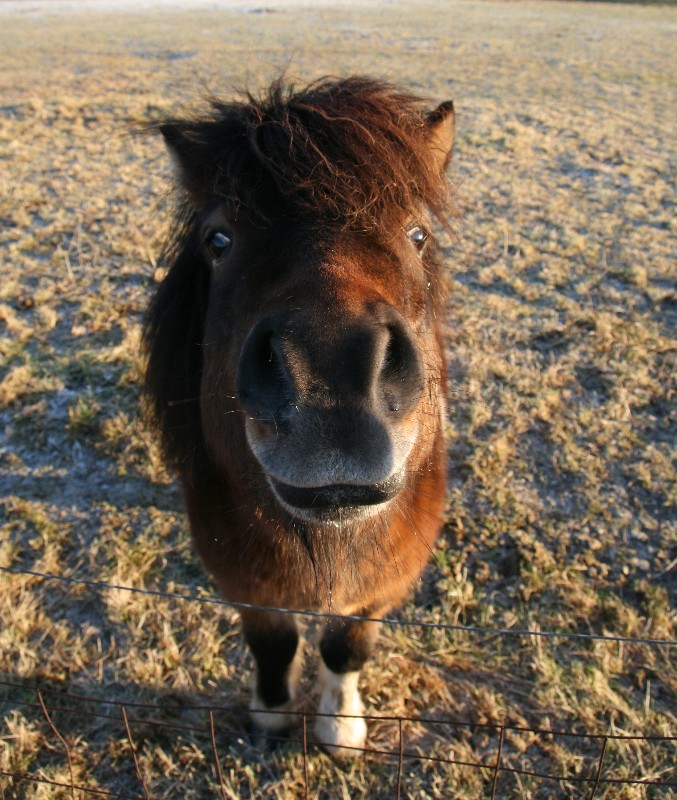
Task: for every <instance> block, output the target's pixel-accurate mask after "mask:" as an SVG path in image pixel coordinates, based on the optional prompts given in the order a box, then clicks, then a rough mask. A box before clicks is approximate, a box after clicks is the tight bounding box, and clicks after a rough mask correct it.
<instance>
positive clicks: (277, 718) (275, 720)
mask: <svg viewBox="0 0 677 800" xmlns="http://www.w3.org/2000/svg"><path fill="white" fill-rule="evenodd" d="M249 714H250V716H251V720H252V724H253V726H254V728H258V730H260V731H262V732H263V733H284V732H286V731H288V730H289V729H290V728H293V727H294V726H295V725H296V724H297V723H298V720H299V715H298V714H297V713H296V711H294V701H293V700H288V701H287V702H286V703H282V705H279V706H270V707H269V706H267V705H265V703H264V702H263V700H261V698H260V697H259V696H258V694H257V693H256V692H254V694H253V695H252V699H251V702H250V703H249Z"/></svg>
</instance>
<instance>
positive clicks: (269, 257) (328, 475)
mask: <svg viewBox="0 0 677 800" xmlns="http://www.w3.org/2000/svg"><path fill="white" fill-rule="evenodd" d="M384 224H385V221H384ZM199 225H200V234H199V241H200V248H201V257H202V259H203V260H204V262H205V263H206V264H207V265H208V268H209V270H210V272H211V282H210V290H209V302H208V309H207V314H206V320H205V327H204V342H203V344H204V350H203V372H202V385H201V393H200V394H201V414H202V424H203V434H204V438H205V442H206V444H207V447H208V449H209V452H210V454H211V455H212V457H213V458H214V459H215V460H216V461H217V462H221V463H224V464H225V465H227V466H228V467H229V468H231V469H232V468H233V467H234V466H235V465H233V464H232V463H229V462H230V452H231V450H232V445H233V440H234V436H233V428H234V427H240V428H241V429H242V431H243V432H244V435H245V438H246V443H247V447H248V449H249V451H250V453H251V455H252V456H253V458H254V459H255V461H256V463H257V465H258V468H259V469H260V472H261V474H262V476H263V478H264V479H265V486H266V489H267V490H268V491H269V493H270V495H271V500H273V501H274V502H277V503H278V504H279V505H280V506H282V507H283V508H284V509H285V510H286V511H287V512H289V513H291V514H293V515H295V516H298V517H303V518H305V519H312V520H325V521H327V520H339V519H340V520H343V521H345V520H348V519H354V518H364V517H366V516H369V515H372V514H374V513H377V512H380V511H383V510H384V509H385V508H386V507H387V506H388V504H390V503H391V502H392V501H393V500H394V499H395V498H396V497H397V496H398V494H399V493H400V492H401V491H402V489H403V488H404V487H405V486H406V484H407V477H408V474H409V473H410V472H411V471H415V470H416V469H417V468H418V467H419V466H420V464H421V462H422V460H423V458H424V457H425V456H426V455H428V453H429V451H430V448H431V446H432V442H431V441H430V438H431V436H432V435H433V434H434V432H435V431H436V430H437V427H438V426H437V422H436V420H435V417H436V416H437V417H439V413H440V406H441V386H440V374H441V362H442V356H441V353H440V352H439V342H438V341H437V338H436V335H435V326H434V321H433V310H434V305H435V304H434V299H433V297H432V295H431V286H430V279H429V270H428V269H427V268H426V267H429V262H430V259H431V257H432V253H431V252H430V250H429V248H432V243H431V242H430V241H429V237H430V234H429V233H428V230H427V227H426V223H425V222H424V221H423V220H422V219H421V220H418V219H417V220H409V219H407V220H402V219H400V218H395V219H393V220H392V221H391V224H390V226H389V227H387V228H385V229H384V230H380V231H378V232H374V233H372V234H365V233H355V232H352V231H350V230H347V229H336V228H333V229H332V227H331V226H320V225H318V224H316V223H311V222H308V221H299V220H296V221H294V220H290V219H286V220H278V221H276V222H274V223H272V224H269V225H267V226H266V227H260V226H257V225H256V224H252V223H251V222H246V221H243V220H241V219H240V220H239V221H238V220H237V219H234V218H233V215H229V214H228V212H227V211H226V209H225V208H224V207H223V206H218V205H217V206H216V207H215V208H213V209H210V210H209V211H207V212H206V213H205V214H203V215H202V219H201V220H200V223H199Z"/></svg>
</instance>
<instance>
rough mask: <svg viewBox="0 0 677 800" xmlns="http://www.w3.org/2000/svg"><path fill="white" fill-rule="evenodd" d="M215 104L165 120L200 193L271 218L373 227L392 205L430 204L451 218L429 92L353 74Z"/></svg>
mask: <svg viewBox="0 0 677 800" xmlns="http://www.w3.org/2000/svg"><path fill="white" fill-rule="evenodd" d="M210 104H211V113H209V114H208V115H206V116H203V117H200V118H195V119H174V120H168V121H166V122H165V123H163V124H161V125H160V126H159V127H160V129H161V130H162V132H163V133H164V134H165V137H166V138H167V139H168V140H169V142H170V144H174V145H175V146H176V149H177V151H179V153H180V155H181V156H182V161H183V167H184V174H183V181H184V184H186V185H187V187H188V188H189V191H191V193H192V194H193V196H196V195H200V196H202V197H208V196H212V197H218V198H221V199H224V200H226V201H227V202H229V203H231V204H234V205H235V207H239V206H240V205H243V206H244V207H245V208H246V210H247V211H248V212H249V213H250V214H252V215H253V216H254V217H258V218H261V219H264V220H267V219H270V218H275V217H279V216H280V215H285V214H286V215H297V216H312V217H314V218H318V217H320V218H323V219H324V220H326V221H331V222H332V223H333V224H341V225H347V226H349V227H352V228H358V229H361V230H374V229H376V228H379V227H381V225H382V222H383V218H384V215H385V214H388V215H392V214H393V213H394V212H397V211H399V212H402V213H404V214H407V213H414V212H416V211H417V210H420V209H421V208H422V207H427V208H428V209H430V211H431V212H432V213H433V215H434V216H435V217H437V218H438V220H439V221H440V222H441V223H442V224H443V225H446V224H447V221H448V218H449V215H450V213H451V211H452V209H451V198H450V193H449V184H448V181H447V180H446V178H445V177H444V175H442V174H441V173H440V170H439V164H438V163H436V160H435V158H434V157H433V156H432V153H431V150H430V146H429V141H428V139H429V136H428V133H429V123H428V120H427V114H426V111H425V110H424V107H423V103H422V100H421V99H420V98H418V97H416V96H414V95H410V94H405V93H402V92H401V91H399V90H397V89H396V88H395V87H393V86H391V85H390V84H387V83H382V82H379V81H375V80H371V79H368V78H362V77H351V78H347V79H344V80H340V81H337V82H334V81H330V80H328V79H323V80H321V81H318V82H316V83H313V84H311V85H310V86H308V87H307V88H305V89H303V90H300V91H297V90H296V89H295V88H294V87H293V86H291V87H286V86H285V85H284V84H283V83H282V81H281V80H278V81H276V82H275V83H273V85H272V86H271V87H270V88H269V89H268V90H267V92H266V93H265V94H264V95H263V96H262V97H260V98H256V97H254V96H253V95H252V94H250V93H244V94H243V95H242V101H241V102H222V101H220V100H217V99H211V101H210ZM170 131H171V133H169V132H170ZM172 139H173V141H172Z"/></svg>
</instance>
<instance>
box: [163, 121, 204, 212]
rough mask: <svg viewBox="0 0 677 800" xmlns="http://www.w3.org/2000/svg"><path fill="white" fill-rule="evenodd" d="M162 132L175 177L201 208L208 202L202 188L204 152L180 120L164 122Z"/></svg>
mask: <svg viewBox="0 0 677 800" xmlns="http://www.w3.org/2000/svg"><path fill="white" fill-rule="evenodd" d="M160 133H161V134H162V138H163V139H164V140H165V147H166V148H167V153H168V154H169V160H170V162H171V165H172V171H173V172H174V177H175V178H176V180H177V181H178V182H179V183H180V184H181V186H183V188H184V189H185V190H186V191H187V192H188V194H189V196H190V198H191V200H192V201H193V203H194V204H195V206H196V207H197V208H198V209H200V208H202V207H203V206H204V205H205V203H206V202H207V198H206V196H205V192H204V189H203V188H202V181H201V179H200V178H201V173H202V166H203V164H202V162H203V154H202V152H201V147H200V145H199V144H198V143H196V142H194V141H192V140H191V139H190V137H189V136H187V135H186V130H185V128H184V126H183V125H182V124H181V123H180V122H163V123H162V124H161V125H160Z"/></svg>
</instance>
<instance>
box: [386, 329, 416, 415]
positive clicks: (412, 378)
mask: <svg viewBox="0 0 677 800" xmlns="http://www.w3.org/2000/svg"><path fill="white" fill-rule="evenodd" d="M388 335H389V339H388V344H387V346H386V349H385V353H384V355H383V360H382V362H381V367H380V372H379V376H378V388H379V392H380V395H381V397H382V399H383V402H384V403H385V406H386V410H387V411H389V412H390V413H392V414H404V413H406V412H407V411H409V410H410V409H411V408H413V407H414V406H415V405H416V403H417V402H418V400H419V399H420V397H421V394H422V392H423V367H422V365H421V358H420V356H419V354H418V351H417V349H416V346H415V344H414V342H413V341H412V339H411V337H410V335H409V334H408V333H407V331H406V329H405V328H404V327H403V326H402V325H398V324H394V325H389V326H388Z"/></svg>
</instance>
